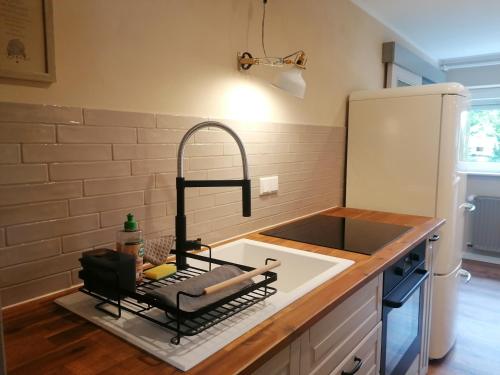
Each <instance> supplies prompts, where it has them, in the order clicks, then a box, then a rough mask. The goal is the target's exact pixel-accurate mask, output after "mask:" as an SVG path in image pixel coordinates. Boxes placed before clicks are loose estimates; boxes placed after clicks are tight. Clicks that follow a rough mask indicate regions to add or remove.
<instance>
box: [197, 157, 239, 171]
mask: <svg viewBox="0 0 500 375" xmlns="http://www.w3.org/2000/svg"><path fill="white" fill-rule="evenodd" d="M232 166H233V157H232V156H210V157H208V156H207V157H200V158H191V159H190V160H189V169H190V170H193V171H199V170H204V169H220V168H229V167H232Z"/></svg>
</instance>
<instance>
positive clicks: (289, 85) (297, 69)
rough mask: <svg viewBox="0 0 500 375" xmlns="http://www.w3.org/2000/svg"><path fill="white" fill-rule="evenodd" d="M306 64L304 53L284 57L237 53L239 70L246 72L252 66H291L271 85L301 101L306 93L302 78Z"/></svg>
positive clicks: (304, 82) (298, 52) (299, 52)
mask: <svg viewBox="0 0 500 375" xmlns="http://www.w3.org/2000/svg"><path fill="white" fill-rule="evenodd" d="M306 62H307V57H306V54H305V53H304V51H297V52H294V53H292V54H290V55H288V56H285V57H253V56H252V54H251V53H250V52H243V53H239V52H238V69H239V70H248V69H250V68H251V67H252V66H253V65H267V66H277V67H285V66H291V67H292V68H291V69H287V70H285V71H284V72H281V73H279V74H278V75H277V76H276V78H275V79H274V81H273V83H272V84H273V86H275V87H278V88H280V89H282V90H285V91H287V92H288V93H290V94H292V95H294V96H297V97H299V98H301V99H303V98H304V94H305V92H306V81H304V78H303V77H302V71H303V70H304V69H305V68H306Z"/></svg>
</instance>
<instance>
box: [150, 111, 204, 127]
mask: <svg viewBox="0 0 500 375" xmlns="http://www.w3.org/2000/svg"><path fill="white" fill-rule="evenodd" d="M207 120H208V119H206V118H201V117H190V116H173V115H165V114H158V115H156V126H157V127H158V128H164V129H183V130H188V129H189V128H191V127H192V126H194V125H196V124H199V123H200V122H203V121H207Z"/></svg>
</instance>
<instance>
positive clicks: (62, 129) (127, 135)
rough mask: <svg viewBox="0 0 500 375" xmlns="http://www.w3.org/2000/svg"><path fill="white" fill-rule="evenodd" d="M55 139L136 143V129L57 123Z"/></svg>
mask: <svg viewBox="0 0 500 375" xmlns="http://www.w3.org/2000/svg"><path fill="white" fill-rule="evenodd" d="M57 141H58V142H60V143H136V142H137V130H136V129H135V128H116V127H112V126H107V127H104V126H102V127H101V126H67V125H59V126H58V127H57Z"/></svg>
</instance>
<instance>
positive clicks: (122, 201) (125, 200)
mask: <svg viewBox="0 0 500 375" xmlns="http://www.w3.org/2000/svg"><path fill="white" fill-rule="evenodd" d="M143 203H144V192H143V191H133V192H130V193H121V194H114V195H99V196H96V197H86V198H78V199H71V200H70V201H69V212H70V214H71V216H75V215H83V214H88V213H92V212H102V211H108V210H114V209H117V208H124V207H134V206H140V205H142V204H143Z"/></svg>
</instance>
